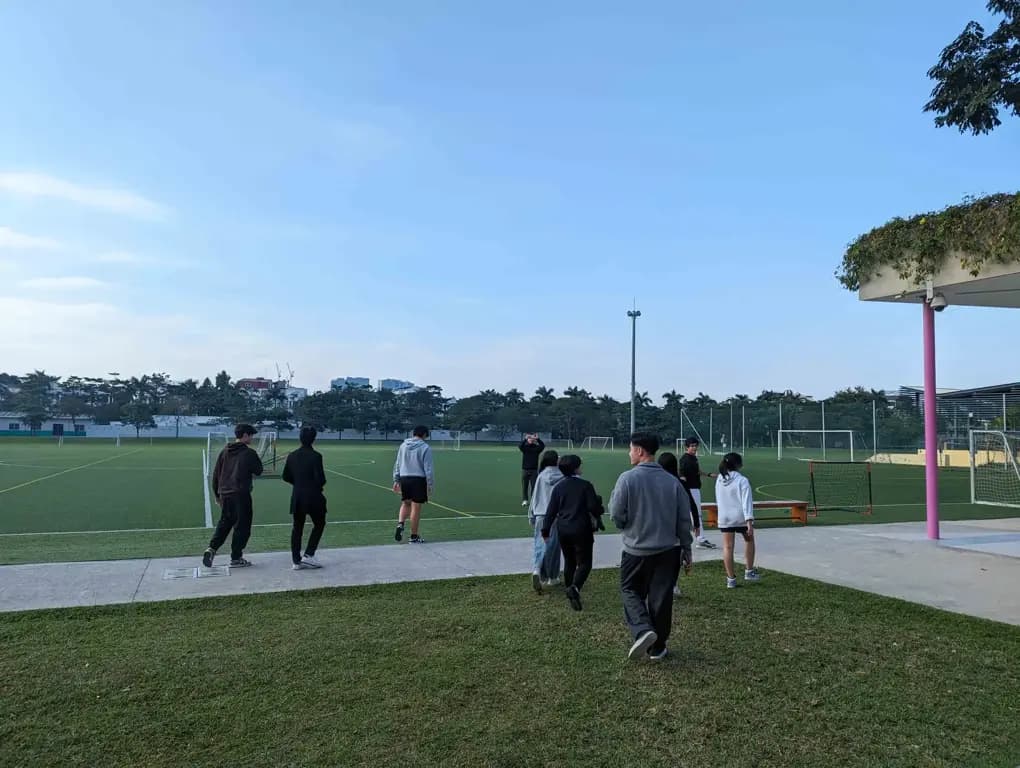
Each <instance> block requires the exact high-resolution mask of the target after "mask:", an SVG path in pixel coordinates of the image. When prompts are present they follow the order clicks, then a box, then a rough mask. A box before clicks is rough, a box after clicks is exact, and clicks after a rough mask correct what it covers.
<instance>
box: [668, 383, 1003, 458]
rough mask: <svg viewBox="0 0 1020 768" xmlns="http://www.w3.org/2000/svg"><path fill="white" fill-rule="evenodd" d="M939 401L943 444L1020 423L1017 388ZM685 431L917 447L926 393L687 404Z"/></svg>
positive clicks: (858, 452)
mask: <svg viewBox="0 0 1020 768" xmlns="http://www.w3.org/2000/svg"><path fill="white" fill-rule="evenodd" d="M937 403H938V411H937V413H938V427H939V445H940V447H943V448H961V449H966V447H967V436H968V434H969V432H970V430H972V429H997V430H1001V429H1005V430H1020V394H1005V395H1003V394H994V395H988V396H983V397H982V396H967V397H954V396H953V395H951V394H947V395H941V396H939V397H938V398H937ZM682 425H683V426H682V428H681V430H680V431H681V432H682V434H681V435H677V437H686V436H691V435H694V436H697V437H699V439H700V440H701V442H702V444H703V445H704V446H705V448H706V449H707V450H708V451H709V452H713V453H724V452H726V451H731V450H736V451H746V450H748V449H765V448H767V449H771V450H775V451H776V453H777V455H779V454H780V447H782V448H783V449H784V452H787V453H791V454H792V455H796V451H797V450H798V449H811V450H812V451H813V452H817V451H833V452H836V453H837V454H838V452H840V451H842V452H845V453H846V454H847V455H848V456H849V454H850V453H851V452H852V453H853V456H854V458H856V459H866V458H868V457H869V456H870V455H873V454H877V453H880V452H882V453H898V452H915V451H917V450H918V449H920V448H923V447H924V397H923V394H922V393H920V392H917V391H914V390H911V389H903V390H899V391H897V392H888V393H884V397H883V398H881V399H875V400H872V401H863V402H840V401H835V400H834V401H809V402H794V401H783V400H776V401H775V402H769V403H760V402H755V403H740V402H733V403H728V404H723V405H714V406H707V407H697V406H686V407H685V408H684V409H683V412H682Z"/></svg>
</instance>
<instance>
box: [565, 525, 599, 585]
mask: <svg viewBox="0 0 1020 768" xmlns="http://www.w3.org/2000/svg"><path fill="white" fill-rule="evenodd" d="M560 549H561V550H562V552H563V586H565V587H569V586H571V585H573V586H575V587H577V588H578V589H580V588H581V587H583V586H584V582H586V581H587V580H588V574H590V573H591V563H592V554H593V552H594V549H595V537H594V536H593V535H592V534H591V533H588V534H582V535H576V534H574V535H571V534H563V533H560Z"/></svg>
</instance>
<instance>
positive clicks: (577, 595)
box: [567, 584, 583, 611]
mask: <svg viewBox="0 0 1020 768" xmlns="http://www.w3.org/2000/svg"><path fill="white" fill-rule="evenodd" d="M567 600H569V601H570V607H571V608H573V609H574V610H575V611H580V610H582V608H583V606H582V605H581V590H579V589H578V588H577V587H575V586H574V585H573V584H571V585H570V586H569V587H567Z"/></svg>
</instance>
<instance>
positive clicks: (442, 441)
mask: <svg viewBox="0 0 1020 768" xmlns="http://www.w3.org/2000/svg"><path fill="white" fill-rule="evenodd" d="M432 444H433V445H435V446H436V447H437V448H442V449H444V450H447V451H459V450H460V432H458V431H456V430H452V429H451V430H449V431H448V432H446V433H445V434H444V435H441V436H440V437H439V439H438V440H437V439H435V438H433V440H432Z"/></svg>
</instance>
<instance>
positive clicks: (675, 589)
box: [673, 587, 683, 597]
mask: <svg viewBox="0 0 1020 768" xmlns="http://www.w3.org/2000/svg"><path fill="white" fill-rule="evenodd" d="M682 595H683V593H682V592H681V591H680V587H673V597H681V596H682Z"/></svg>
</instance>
